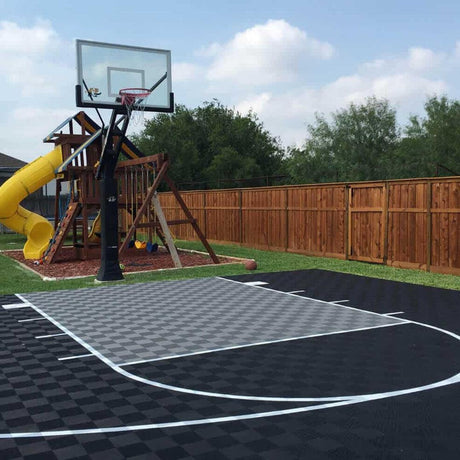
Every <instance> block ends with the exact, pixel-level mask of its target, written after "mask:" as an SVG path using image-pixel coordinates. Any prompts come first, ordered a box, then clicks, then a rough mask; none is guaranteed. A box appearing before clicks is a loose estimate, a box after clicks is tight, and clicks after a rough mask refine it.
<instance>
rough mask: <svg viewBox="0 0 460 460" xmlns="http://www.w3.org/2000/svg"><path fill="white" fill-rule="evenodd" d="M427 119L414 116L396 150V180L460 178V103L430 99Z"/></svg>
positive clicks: (444, 98)
mask: <svg viewBox="0 0 460 460" xmlns="http://www.w3.org/2000/svg"><path fill="white" fill-rule="evenodd" d="M425 111H426V117H424V118H420V117H418V116H412V117H411V118H410V120H409V123H408V125H407V126H406V127H405V130H404V134H405V136H404V138H403V139H402V140H401V143H400V145H399V148H398V150H397V161H396V162H395V164H396V165H397V169H395V170H394V176H395V177H429V176H434V175H444V176H445V175H453V174H460V171H459V169H460V102H459V101H456V100H449V99H447V97H445V96H442V97H437V96H435V97H431V98H429V99H428V100H427V102H426V103H425Z"/></svg>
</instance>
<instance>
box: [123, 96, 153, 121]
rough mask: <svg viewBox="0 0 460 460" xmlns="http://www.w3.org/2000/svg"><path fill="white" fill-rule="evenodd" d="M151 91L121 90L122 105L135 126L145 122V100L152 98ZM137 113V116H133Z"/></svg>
mask: <svg viewBox="0 0 460 460" xmlns="http://www.w3.org/2000/svg"><path fill="white" fill-rule="evenodd" d="M150 93H151V91H150V90H149V89H147V88H123V89H120V91H119V94H120V96H121V103H122V105H124V106H125V107H126V112H127V114H128V117H129V118H131V121H132V122H133V123H134V124H138V123H139V122H140V121H141V120H144V109H145V103H144V101H145V99H146V98H147V97H148V96H150ZM134 111H136V112H137V114H136V115H133V112H134Z"/></svg>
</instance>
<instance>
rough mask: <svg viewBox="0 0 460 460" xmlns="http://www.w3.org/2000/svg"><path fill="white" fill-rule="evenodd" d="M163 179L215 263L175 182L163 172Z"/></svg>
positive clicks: (211, 251)
mask: <svg viewBox="0 0 460 460" xmlns="http://www.w3.org/2000/svg"><path fill="white" fill-rule="evenodd" d="M164 179H165V181H166V182H167V184H168V185H169V188H170V189H171V191H172V192H173V194H174V196H175V197H176V200H177V202H178V203H179V205H180V207H181V208H182V211H184V214H185V215H186V217H187V219H188V221H189V222H190V223H191V224H192V227H193V230H195V233H196V234H197V236H198V238H199V239H200V241H201V242H202V243H203V246H204V247H205V248H206V251H208V254H209V255H210V256H211V259H212V261H213V262H214V263H215V264H218V263H219V259H218V258H217V256H216V254H215V252H214V250H213V249H212V247H211V246H210V245H209V243H208V240H207V239H206V238H205V236H204V235H203V232H202V231H201V229H200V227H199V226H198V224H197V223H196V220H195V219H194V218H193V216H192V213H191V212H190V210H189V209H188V207H187V205H186V204H185V202H184V200H183V199H182V197H181V196H180V194H179V191H178V190H177V187H176V184H174V182H173V181H172V180H171V179H170V177H169V176H168V175H167V174H166V173H165V175H164Z"/></svg>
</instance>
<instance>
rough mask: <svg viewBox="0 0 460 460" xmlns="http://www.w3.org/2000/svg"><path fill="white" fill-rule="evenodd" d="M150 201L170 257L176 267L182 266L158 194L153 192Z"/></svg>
mask: <svg viewBox="0 0 460 460" xmlns="http://www.w3.org/2000/svg"><path fill="white" fill-rule="evenodd" d="M152 202H153V206H154V207H155V212H156V214H157V217H158V221H159V222H160V226H161V231H162V233H163V235H164V237H165V240H166V244H167V245H168V250H169V253H170V254H171V258H172V260H173V262H174V266H175V267H176V268H182V264H181V262H180V259H179V254H177V249H176V245H175V244H174V240H173V238H172V236H171V232H170V231H169V227H168V224H167V222H166V218H165V215H164V214H163V210H162V209H161V205H160V200H159V199H158V195H157V194H156V193H154V194H153V197H152Z"/></svg>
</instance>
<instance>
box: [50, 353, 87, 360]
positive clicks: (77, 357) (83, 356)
mask: <svg viewBox="0 0 460 460" xmlns="http://www.w3.org/2000/svg"><path fill="white" fill-rule="evenodd" d="M88 356H94V355H93V354H92V353H87V354H86V355H75V356H65V357H64V358H58V361H68V360H69V359H80V358H87V357H88Z"/></svg>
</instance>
